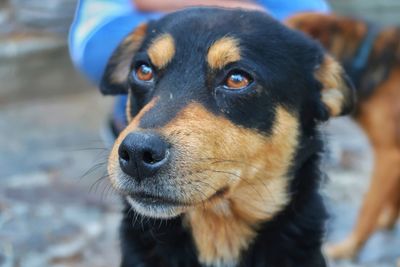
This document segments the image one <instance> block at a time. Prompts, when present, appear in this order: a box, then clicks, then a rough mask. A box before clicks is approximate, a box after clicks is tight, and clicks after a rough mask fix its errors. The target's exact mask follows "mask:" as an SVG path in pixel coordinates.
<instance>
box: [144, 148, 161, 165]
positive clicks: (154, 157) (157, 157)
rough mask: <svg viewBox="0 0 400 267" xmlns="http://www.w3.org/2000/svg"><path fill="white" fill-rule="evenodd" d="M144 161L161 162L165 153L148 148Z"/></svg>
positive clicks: (148, 162) (150, 162)
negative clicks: (157, 152) (158, 152)
mask: <svg viewBox="0 0 400 267" xmlns="http://www.w3.org/2000/svg"><path fill="white" fill-rule="evenodd" d="M142 157H143V158H142V159H143V162H144V163H147V164H155V163H157V162H160V161H162V160H163V159H164V157H165V155H161V154H156V153H154V152H153V151H150V150H146V151H143V156H142Z"/></svg>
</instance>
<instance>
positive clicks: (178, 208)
mask: <svg viewBox="0 0 400 267" xmlns="http://www.w3.org/2000/svg"><path fill="white" fill-rule="evenodd" d="M126 200H127V201H128V203H129V205H131V207H132V208H133V209H134V210H135V211H136V212H137V213H139V214H141V215H143V216H145V217H150V218H156V219H169V218H174V217H177V216H179V215H181V214H182V213H184V212H185V211H186V210H187V209H188V207H187V206H185V205H178V204H176V203H168V202H161V201H155V200H154V201H152V200H147V199H146V200H143V199H140V198H135V197H133V196H126Z"/></svg>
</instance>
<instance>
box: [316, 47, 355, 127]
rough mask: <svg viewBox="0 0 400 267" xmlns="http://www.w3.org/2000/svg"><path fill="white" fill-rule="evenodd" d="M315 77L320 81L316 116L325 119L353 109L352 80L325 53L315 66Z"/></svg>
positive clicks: (353, 91)
mask: <svg viewBox="0 0 400 267" xmlns="http://www.w3.org/2000/svg"><path fill="white" fill-rule="evenodd" d="M314 76H315V79H316V80H317V81H318V82H319V83H320V88H321V91H320V103H322V105H321V107H320V108H319V109H318V114H317V118H318V119H319V120H322V121H325V120H328V119H329V118H330V117H336V116H342V115H347V114H349V113H350V112H351V111H353V108H354V105H355V101H356V96H355V90H354V86H353V84H352V82H351V81H350V79H349V78H348V77H347V75H346V73H345V72H344V70H343V68H342V66H341V65H340V64H339V63H338V62H337V61H336V60H335V59H333V58H332V56H330V55H328V54H325V55H324V57H323V60H322V62H321V63H320V64H318V66H317V67H316V68H315V72H314Z"/></svg>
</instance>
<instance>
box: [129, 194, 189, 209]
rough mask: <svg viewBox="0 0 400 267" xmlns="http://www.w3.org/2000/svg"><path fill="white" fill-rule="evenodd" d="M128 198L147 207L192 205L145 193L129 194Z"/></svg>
mask: <svg viewBox="0 0 400 267" xmlns="http://www.w3.org/2000/svg"><path fill="white" fill-rule="evenodd" d="M128 196H129V197H131V198H132V199H133V200H135V201H136V202H140V203H143V204H147V205H169V206H191V205H192V204H190V203H185V202H183V201H180V200H177V199H173V198H170V197H164V196H157V195H152V194H148V193H145V192H135V193H130V194H129V195H128Z"/></svg>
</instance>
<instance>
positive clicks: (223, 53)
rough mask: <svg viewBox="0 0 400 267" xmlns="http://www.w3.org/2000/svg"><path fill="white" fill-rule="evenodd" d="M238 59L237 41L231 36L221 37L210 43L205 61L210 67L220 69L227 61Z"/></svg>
mask: <svg viewBox="0 0 400 267" xmlns="http://www.w3.org/2000/svg"><path fill="white" fill-rule="evenodd" d="M239 60H240V48H239V42H238V40H237V39H235V38H233V37H223V38H221V39H219V40H217V41H216V42H215V43H214V44H212V45H211V47H210V49H209V50H208V54H207V62H208V64H209V65H210V67H211V68H212V69H222V68H223V67H224V66H226V65H227V64H229V63H232V62H235V61H239Z"/></svg>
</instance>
